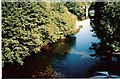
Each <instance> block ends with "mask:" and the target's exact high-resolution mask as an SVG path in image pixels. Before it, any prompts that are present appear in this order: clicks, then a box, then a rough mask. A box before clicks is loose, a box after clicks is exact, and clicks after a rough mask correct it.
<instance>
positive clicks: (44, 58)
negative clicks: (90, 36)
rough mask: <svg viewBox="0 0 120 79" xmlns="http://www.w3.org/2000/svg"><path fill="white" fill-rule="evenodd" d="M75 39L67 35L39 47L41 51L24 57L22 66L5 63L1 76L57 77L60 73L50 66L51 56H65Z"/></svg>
mask: <svg viewBox="0 0 120 79" xmlns="http://www.w3.org/2000/svg"><path fill="white" fill-rule="evenodd" d="M75 41H76V38H75V37H68V38H67V39H65V40H60V41H58V42H56V43H55V44H48V45H46V46H45V47H43V48H42V49H41V52H39V53H37V54H32V55H31V56H29V57H26V58H25V59H24V64H23V65H22V66H20V65H18V64H17V63H14V64H5V67H3V68H2V76H3V78H31V77H42V78H43V77H47V78H48V77H59V76H60V74H59V73H58V72H56V71H54V69H53V68H52V65H51V61H52V57H53V56H54V54H55V55H56V56H57V57H58V58H60V57H61V56H65V54H67V52H68V51H69V49H70V48H71V46H72V45H74V44H75Z"/></svg>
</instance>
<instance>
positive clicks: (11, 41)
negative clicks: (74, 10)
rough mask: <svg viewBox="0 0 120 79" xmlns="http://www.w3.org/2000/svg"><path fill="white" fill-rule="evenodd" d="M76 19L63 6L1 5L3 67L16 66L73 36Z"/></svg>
mask: <svg viewBox="0 0 120 79" xmlns="http://www.w3.org/2000/svg"><path fill="white" fill-rule="evenodd" d="M75 22H76V17H75V16H74V15H73V14H71V13H70V12H69V11H68V9H67V8H66V7H65V6H64V4H63V3H53V2H51V3H47V2H37V3H35V2H28V3H25V2H21V3H20V2H13V3H11V2H2V64H3V65H4V63H13V62H18V63H20V64H21V65H22V64H23V58H24V57H25V56H28V55H30V54H31V53H34V52H35V53H37V52H39V51H40V48H41V47H42V46H43V45H45V44H47V43H52V42H55V41H57V40H58V39H62V38H64V37H65V36H68V35H73V34H75V30H74V26H75Z"/></svg>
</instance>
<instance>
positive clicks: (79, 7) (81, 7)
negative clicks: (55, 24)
mask: <svg viewBox="0 0 120 79" xmlns="http://www.w3.org/2000/svg"><path fill="white" fill-rule="evenodd" d="M86 5H87V3H86V2H66V3H65V6H66V7H67V8H68V10H69V11H70V12H71V13H73V14H74V15H76V16H77V18H78V19H79V20H82V19H83V17H84V16H85V6H86Z"/></svg>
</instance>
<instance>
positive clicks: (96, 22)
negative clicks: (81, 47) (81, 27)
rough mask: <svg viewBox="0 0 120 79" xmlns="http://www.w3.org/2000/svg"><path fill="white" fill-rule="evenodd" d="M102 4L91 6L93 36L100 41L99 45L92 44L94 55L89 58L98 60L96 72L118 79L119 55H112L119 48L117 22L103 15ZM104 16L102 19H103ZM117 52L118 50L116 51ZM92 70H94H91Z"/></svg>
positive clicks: (119, 73) (119, 69)
mask: <svg viewBox="0 0 120 79" xmlns="http://www.w3.org/2000/svg"><path fill="white" fill-rule="evenodd" d="M104 5H105V4H104V3H96V4H95V5H94V6H91V10H94V12H95V14H94V16H90V19H91V21H92V23H93V24H92V27H93V30H92V31H93V32H95V34H94V36H95V37H98V38H99V39H100V42H99V43H93V44H92V46H91V48H90V49H92V50H95V52H96V53H95V54H92V55H91V56H93V57H95V58H96V59H98V63H99V64H98V65H97V66H95V67H94V68H96V71H106V72H108V74H109V75H110V77H111V78H112V76H113V75H116V76H115V77H114V78H120V55H119V54H113V53H118V52H119V51H116V49H117V48H119V45H120V41H119V34H120V33H119V31H118V30H119V29H120V28H119V20H117V18H119V17H116V18H113V17H112V16H109V14H110V13H108V14H107V15H106V14H105V13H104V11H105V10H104V8H103V7H104ZM103 16H104V17H103ZM118 50H119V49H118ZM93 70H94V69H93Z"/></svg>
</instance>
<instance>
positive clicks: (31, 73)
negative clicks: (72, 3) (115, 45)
mask: <svg viewBox="0 0 120 79" xmlns="http://www.w3.org/2000/svg"><path fill="white" fill-rule="evenodd" d="M91 30H92V27H91V25H90V19H87V20H84V21H83V27H82V28H81V29H80V31H79V32H78V33H77V34H76V35H74V36H73V37H70V38H68V39H66V40H62V41H58V42H56V43H54V44H51V45H48V46H46V47H45V48H43V49H42V50H41V52H40V53H37V54H33V55H31V56H29V57H26V58H25V59H24V62H25V63H24V65H23V66H20V65H17V64H13V65H11V64H6V66H5V67H4V68H2V69H3V71H2V76H3V78H8V77H9V78H18V77H19V78H23V77H24V78H26V77H27V78H31V77H51V75H52V76H53V75H55V74H56V73H57V75H59V77H80V78H87V77H92V75H93V74H94V73H95V72H96V71H97V70H106V69H104V68H106V67H108V66H107V65H105V64H100V63H99V62H98V60H97V59H95V57H91V56H90V54H94V53H95V51H94V50H89V48H90V47H91V45H92V42H99V39H98V38H97V37H93V34H94V32H92V31H91ZM53 77H55V76H53ZM56 77H57V76H56Z"/></svg>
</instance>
